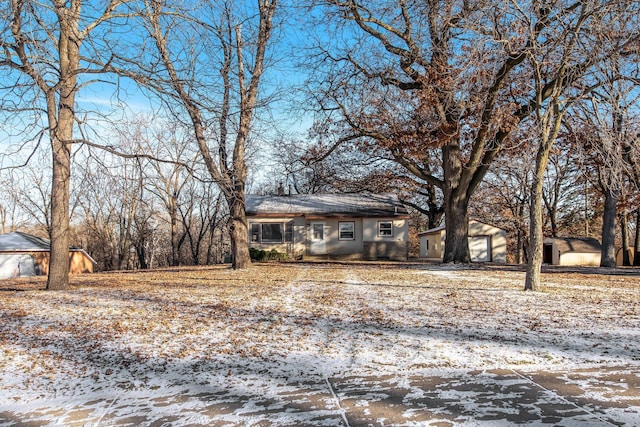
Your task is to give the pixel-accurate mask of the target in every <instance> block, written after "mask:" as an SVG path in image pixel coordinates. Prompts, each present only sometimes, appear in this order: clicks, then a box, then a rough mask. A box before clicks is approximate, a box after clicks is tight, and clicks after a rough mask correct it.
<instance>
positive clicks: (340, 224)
mask: <svg viewBox="0 0 640 427" xmlns="http://www.w3.org/2000/svg"><path fill="white" fill-rule="evenodd" d="M343 226H350V228H351V230H350V231H344V232H346V233H350V234H351V237H342V233H343V230H342V228H343ZM338 240H343V241H353V240H356V222H355V221H339V222H338Z"/></svg>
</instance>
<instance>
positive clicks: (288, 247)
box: [248, 217, 306, 255]
mask: <svg viewBox="0 0 640 427" xmlns="http://www.w3.org/2000/svg"><path fill="white" fill-rule="evenodd" d="M291 221H293V242H282V243H262V242H253V241H251V225H252V224H265V223H278V224H286V223H288V222H291ZM248 222H249V247H251V248H254V249H260V250H264V251H270V250H273V249H275V250H276V251H278V252H282V253H286V254H289V255H301V254H303V253H304V251H305V249H306V226H305V225H306V222H305V220H304V218H303V217H295V218H291V217H281V218H260V219H253V218H250V219H249V221H248Z"/></svg>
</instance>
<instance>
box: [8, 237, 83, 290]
mask: <svg viewBox="0 0 640 427" xmlns="http://www.w3.org/2000/svg"><path fill="white" fill-rule="evenodd" d="M50 254H51V243H50V242H49V240H46V239H43V238H41V237H37V236H33V235H31V234H27V233H21V232H19V231H16V232H13V233H6V234H0V279H9V278H13V277H24V276H41V275H42V276H44V275H47V274H49V260H50ZM94 265H95V261H94V260H93V258H91V257H90V256H89V254H88V253H86V252H85V251H84V250H83V249H80V248H73V247H72V248H69V273H71V274H79V273H92V272H93V270H94Z"/></svg>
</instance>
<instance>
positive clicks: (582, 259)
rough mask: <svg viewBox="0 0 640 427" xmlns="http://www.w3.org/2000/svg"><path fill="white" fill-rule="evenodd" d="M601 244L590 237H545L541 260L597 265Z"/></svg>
mask: <svg viewBox="0 0 640 427" xmlns="http://www.w3.org/2000/svg"><path fill="white" fill-rule="evenodd" d="M601 251H602V246H601V245H600V242H599V241H598V240H597V239H594V238H592V237H547V238H546V239H544V243H543V257H542V261H543V263H545V264H550V265H566V266H586V267H598V266H599V265H600V257H601Z"/></svg>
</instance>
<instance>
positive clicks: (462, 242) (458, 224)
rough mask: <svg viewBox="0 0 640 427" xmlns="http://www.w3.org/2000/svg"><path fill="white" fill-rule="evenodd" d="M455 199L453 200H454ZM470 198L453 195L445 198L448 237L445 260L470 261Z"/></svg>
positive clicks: (445, 245)
mask: <svg viewBox="0 0 640 427" xmlns="http://www.w3.org/2000/svg"><path fill="white" fill-rule="evenodd" d="M452 199H453V200H452ZM468 204H469V200H468V199H467V198H465V197H456V196H453V197H451V199H449V200H447V199H446V198H445V220H446V239H445V243H444V257H443V262H455V263H470V262H471V255H470V253H469V238H468V236H469V213H468Z"/></svg>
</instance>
